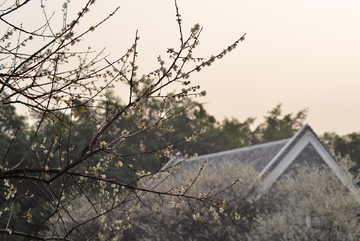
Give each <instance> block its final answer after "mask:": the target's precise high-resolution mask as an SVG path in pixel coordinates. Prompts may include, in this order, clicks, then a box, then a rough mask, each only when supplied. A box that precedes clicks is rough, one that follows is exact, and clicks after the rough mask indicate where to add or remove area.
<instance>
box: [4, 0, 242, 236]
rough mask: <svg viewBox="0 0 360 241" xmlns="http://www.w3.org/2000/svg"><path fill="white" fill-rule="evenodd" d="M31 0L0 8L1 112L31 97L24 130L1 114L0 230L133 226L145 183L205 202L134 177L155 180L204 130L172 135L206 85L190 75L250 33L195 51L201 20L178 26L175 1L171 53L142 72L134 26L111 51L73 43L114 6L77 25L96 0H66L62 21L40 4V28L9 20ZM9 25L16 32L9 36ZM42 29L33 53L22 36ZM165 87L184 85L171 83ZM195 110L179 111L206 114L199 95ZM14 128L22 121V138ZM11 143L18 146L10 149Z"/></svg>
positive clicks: (57, 231)
mask: <svg viewBox="0 0 360 241" xmlns="http://www.w3.org/2000/svg"><path fill="white" fill-rule="evenodd" d="M29 2H30V0H24V1H16V2H11V3H10V2H6V3H5V5H2V6H1V8H2V9H1V10H0V19H1V21H2V22H3V23H4V24H6V25H7V27H8V28H7V30H6V32H5V33H4V35H3V37H2V38H1V41H2V44H3V46H2V48H1V52H0V53H1V55H2V56H4V57H2V58H1V68H0V69H1V72H0V84H1V86H0V105H2V107H1V108H3V107H4V106H5V107H4V108H5V109H6V108H8V112H11V111H12V112H14V109H13V106H14V104H20V105H23V106H26V107H28V109H29V110H30V111H31V112H32V115H33V118H35V124H34V125H33V127H32V128H31V129H30V130H28V129H27V128H26V125H24V128H22V127H21V125H22V123H23V121H24V119H23V117H19V116H16V115H14V117H17V119H13V120H12V119H11V118H12V117H11V116H6V118H5V119H4V120H2V121H4V123H5V120H9V123H10V125H8V126H4V127H3V129H4V130H2V131H3V132H2V134H1V141H2V142H6V145H5V147H6V148H5V149H1V153H2V154H3V153H4V152H5V155H4V156H3V155H2V156H1V158H2V164H1V166H0V179H1V180H2V182H1V189H2V190H1V191H2V193H4V195H3V196H1V197H0V198H1V201H0V203H1V211H0V215H1V223H0V224H1V227H0V234H1V235H2V236H3V237H5V236H6V238H8V237H10V238H12V239H15V238H14V237H16V239H18V240H21V239H22V238H23V239H38V240H46V239H61V240H72V239H75V238H79V237H75V235H80V234H81V230H82V227H83V226H85V225H89V224H97V225H93V226H92V230H91V232H88V233H87V234H86V237H81V239H91V238H93V239H99V240H109V239H112V240H117V239H119V238H121V237H124V236H123V232H124V230H127V229H128V228H129V225H130V220H131V215H132V214H133V212H134V209H135V207H137V205H139V204H140V203H141V195H142V194H143V193H147V192H153V193H157V194H158V195H159V196H169V195H172V196H177V197H180V196H181V198H183V199H184V200H197V201H199V202H204V198H202V197H198V196H193V195H186V194H185V193H183V194H176V193H171V192H170V191H169V190H167V191H164V192H158V191H155V190H153V189H151V188H147V187H146V186H144V183H143V182H141V180H142V179H144V178H153V179H156V178H157V177H156V175H155V174H156V173H157V172H158V171H159V168H160V167H161V162H163V161H164V160H165V159H164V157H174V156H175V155H176V154H175V153H176V152H175V151H174V150H173V149H172V148H173V147H174V146H175V145H176V144H178V145H179V146H178V147H177V148H179V149H180V148H181V144H180V142H181V141H184V140H194V139H196V137H197V136H198V135H199V134H200V132H203V131H204V130H202V129H201V128H199V129H197V128H198V127H199V125H195V124H194V125H192V126H191V128H189V129H184V131H183V132H181V133H180V134H178V135H176V134H174V133H176V130H174V128H175V127H176V126H177V124H176V122H175V120H176V118H177V117H179V116H180V117H181V115H183V113H185V112H186V111H187V109H188V107H187V104H189V103H191V102H189V101H187V98H189V97H191V96H203V95H205V94H206V92H205V91H201V90H200V86H199V85H193V84H192V83H191V81H190V80H189V77H190V75H191V74H192V73H193V72H195V71H201V70H202V69H203V68H205V67H208V66H210V65H211V64H212V63H213V62H214V61H216V60H217V59H220V58H222V57H223V56H224V55H226V54H227V53H228V52H230V51H232V50H233V49H234V48H235V47H236V46H237V44H238V43H239V42H240V41H243V40H244V37H245V34H244V35H243V36H242V37H241V38H239V39H238V40H237V41H235V42H234V43H233V44H231V45H230V46H228V47H227V48H225V49H224V50H223V51H221V52H220V53H219V54H217V55H214V56H210V57H209V58H208V59H203V58H195V57H193V56H194V50H195V48H196V46H197V45H198V44H199V37H200V34H201V31H202V29H201V27H200V26H199V25H198V24H196V25H195V26H194V27H193V28H192V29H191V30H190V33H189V34H188V35H187V36H185V35H184V31H183V30H182V26H181V16H180V14H179V11H178V7H177V4H176V2H175V9H176V21H177V25H178V27H179V34H180V43H179V46H178V47H176V48H168V50H167V53H168V55H169V56H170V61H169V63H165V61H164V60H163V58H162V57H161V56H159V58H158V63H159V67H158V68H157V69H155V70H154V71H152V72H150V73H148V74H146V75H142V76H138V75H137V70H138V66H137V56H138V54H139V53H138V52H137V46H138V42H139V37H138V33H136V34H135V37H134V39H135V40H134V43H133V44H132V45H131V46H129V49H128V51H127V52H125V53H124V55H123V56H121V57H119V58H115V59H112V58H109V57H102V55H101V53H100V54H98V53H95V52H91V50H90V49H86V50H85V51H84V50H83V46H80V45H79V44H78V43H79V41H80V39H82V38H84V37H85V36H86V35H87V34H88V33H89V32H91V31H96V29H97V27H98V26H100V25H101V24H104V23H105V22H106V21H107V20H108V19H109V18H110V17H111V16H112V15H113V14H115V13H116V11H117V9H115V10H114V12H113V13H111V14H110V15H109V16H108V17H106V18H104V19H103V20H102V21H101V22H99V23H98V24H97V25H94V26H89V27H88V30H86V31H84V32H80V33H76V32H75V30H76V29H77V26H78V25H77V24H78V23H79V22H81V21H82V19H83V16H84V15H85V14H88V12H89V9H90V8H91V5H92V4H94V1H93V0H89V1H87V2H86V4H85V5H84V6H83V8H82V9H81V10H80V11H79V13H78V15H77V16H76V18H75V19H73V20H70V21H69V19H68V7H69V4H68V2H66V3H64V4H63V6H62V12H63V16H62V23H63V24H62V26H61V27H60V28H58V29H56V28H54V27H53V26H51V21H50V19H49V18H48V17H47V14H46V8H45V6H43V5H42V6H41V7H42V8H43V11H44V16H45V18H46V23H45V24H44V25H43V26H42V27H40V28H38V29H37V30H35V31H30V30H27V29H23V28H21V26H20V27H19V26H16V24H13V23H11V22H10V21H7V20H6V18H7V17H9V16H12V15H16V14H17V13H18V11H19V10H20V9H23V8H26V6H27V3H29ZM16 32H18V33H20V34H19V35H18V36H17V37H14V35H15V34H14V33H16ZM43 40H44V44H43V46H41V47H40V48H39V49H38V50H36V51H33V52H31V53H30V54H29V53H28V51H29V49H31V48H27V46H32V45H33V46H35V47H36V46H38V43H42V42H40V41H43ZM76 61H78V65H77V67H74V66H75V65H74V63H76ZM96 66H98V67H96ZM116 82H122V83H123V84H124V85H125V86H127V88H128V92H129V98H128V99H126V100H123V102H121V101H118V100H116V99H114V98H113V97H112V96H111V91H110V89H112V88H113V87H114V83H116ZM169 86H173V88H175V89H176V88H177V89H180V90H178V91H173V92H170V93H166V92H165V91H166V90H165V89H166V88H168V87H169ZM5 109H4V110H5ZM153 110H155V111H153ZM190 111H192V114H190V115H189V116H191V117H190V118H189V119H185V120H190V119H192V118H193V116H194V117H196V118H197V117H199V118H201V115H202V113H201V108H200V106H198V107H197V108H193V109H192V110H190ZM198 111H200V112H198ZM4 116H5V115H4ZM204 121H205V122H206V118H205V119H204ZM172 123H175V124H172ZM193 123H194V122H193ZM18 124H20V129H19V128H18V127H19V125H18ZM14 125H16V126H14ZM194 129H196V130H195V132H194ZM20 130H24V131H25V132H24V137H23V138H21V139H20V138H19V139H20V140H19V141H20V142H19V143H18V142H17V139H18V135H19V136H20V135H22V133H21V132H20ZM6 131H7V132H6ZM160 132H162V133H166V134H161V135H160V134H159V133H160ZM132 140H133V141H132ZM21 141H22V142H21ZM18 145H21V148H19V149H14V148H15V147H17V146H18ZM191 151H192V150H191ZM6 153H9V155H6ZM191 154H192V153H191ZM194 155H196V154H194ZM35 209H36V210H35ZM34 210H35V211H34ZM81 235H83V234H81Z"/></svg>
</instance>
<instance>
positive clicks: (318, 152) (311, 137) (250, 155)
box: [162, 124, 360, 204]
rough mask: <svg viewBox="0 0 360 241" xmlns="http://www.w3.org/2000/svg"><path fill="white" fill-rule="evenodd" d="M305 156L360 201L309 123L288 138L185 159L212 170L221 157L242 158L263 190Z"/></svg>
mask: <svg viewBox="0 0 360 241" xmlns="http://www.w3.org/2000/svg"><path fill="white" fill-rule="evenodd" d="M305 159H307V162H308V163H309V161H311V163H310V164H316V165H318V164H320V165H321V164H323V165H326V166H328V167H329V168H330V169H332V170H333V171H334V172H335V174H336V175H337V177H338V178H339V180H340V181H341V182H342V183H343V185H344V186H346V187H347V188H348V189H349V191H350V192H351V193H352V194H353V195H354V196H355V197H356V199H357V202H358V203H359V204H360V193H359V190H358V189H357V188H356V187H355V186H354V185H353V184H352V183H351V182H350V180H349V178H348V177H347V176H346V175H345V173H344V172H343V171H342V170H341V168H340V167H339V166H338V164H337V161H336V159H335V158H334V157H333V156H332V155H331V153H330V152H329V151H328V150H327V148H326V147H325V146H324V145H323V144H322V142H321V141H320V139H319V138H318V136H317V135H316V134H315V133H314V131H313V130H312V129H311V127H310V126H309V125H308V124H305V125H304V126H302V127H301V128H300V130H299V131H298V132H297V133H296V134H295V135H294V136H293V137H292V138H290V139H285V140H279V141H274V142H269V143H264V144H259V145H254V146H249V147H243V148H238V149H234V150H228V151H222V152H218V153H213V154H208V155H203V156H198V157H196V158H191V159H190V160H187V161H186V162H187V166H186V169H187V168H197V167H199V166H201V165H203V164H204V163H205V162H207V163H208V165H209V168H212V169H213V170H216V168H217V167H219V164H220V163H221V162H223V161H228V162H232V163H234V164H236V163H241V162H245V163H249V164H252V166H253V167H254V168H255V169H256V170H257V171H259V173H260V174H259V176H258V178H261V179H263V181H264V184H265V185H264V188H263V191H265V190H267V189H268V188H270V187H271V186H272V185H273V184H274V182H275V181H276V180H277V179H278V178H279V177H280V176H281V175H282V174H283V173H284V172H286V170H288V168H289V167H290V166H292V165H294V164H296V163H297V164H299V163H302V162H304V160H305ZM183 162H184V158H179V157H174V158H172V159H171V160H169V162H167V163H166V164H165V165H164V167H163V168H162V169H163V170H165V169H168V168H170V167H172V166H175V165H177V164H182V163H183ZM260 193H261V192H260Z"/></svg>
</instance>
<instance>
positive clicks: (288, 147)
mask: <svg viewBox="0 0 360 241" xmlns="http://www.w3.org/2000/svg"><path fill="white" fill-rule="evenodd" d="M307 130H310V131H312V129H311V128H310V126H309V125H308V124H307V123H306V124H304V125H303V126H302V127H301V128H300V129H299V130H298V131H297V132H296V133H295V135H293V137H291V138H290V140H289V141H288V142H287V143H286V144H285V146H283V148H282V149H281V150H280V151H279V152H278V153H277V154H276V155H275V156H274V158H273V159H272V160H271V161H270V162H269V164H268V165H266V167H265V168H264V169H263V170H262V171H261V172H260V174H259V177H263V176H264V175H267V174H268V173H269V172H271V171H272V170H273V169H274V167H275V166H276V165H277V164H278V163H279V162H280V161H281V160H282V159H283V158H284V157H285V155H286V154H287V153H288V152H289V151H290V150H291V149H292V148H293V146H295V145H296V143H297V142H298V141H299V140H300V139H301V137H302V136H303V135H304V134H305V132H306V131H307ZM312 133H313V134H314V135H315V136H316V134H315V133H314V131H312ZM316 137H317V136H316ZM317 138H318V137H317ZM318 140H319V141H320V139H319V138H318ZM320 142H321V141H320Z"/></svg>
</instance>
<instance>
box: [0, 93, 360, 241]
mask: <svg viewBox="0 0 360 241" xmlns="http://www.w3.org/2000/svg"><path fill="white" fill-rule="evenodd" d="M183 101H184V100H181V101H177V100H173V101H172V102H171V103H167V105H171V109H172V110H173V113H177V112H178V111H179V110H181V105H182V104H183ZM185 101H186V102H187V103H186V106H187V109H186V110H185V111H182V112H181V114H180V115H179V116H178V117H177V118H174V119H173V120H171V121H169V122H166V123H163V124H164V125H163V128H167V129H168V131H166V132H164V131H158V132H157V131H152V132H144V133H141V134H140V135H137V136H136V137H134V138H131V139H130V140H129V141H126V142H124V144H123V145H124V147H125V146H126V148H124V149H123V150H124V153H123V154H129V155H131V154H132V153H138V152H139V151H143V152H146V149H145V148H144V150H139V148H142V146H145V145H143V144H142V143H146V145H147V148H151V149H156V148H159V149H160V148H162V147H164V146H166V145H168V144H169V143H175V144H174V146H173V150H174V152H176V151H180V152H182V153H183V154H185V153H189V154H193V153H198V154H199V155H203V154H209V153H214V152H219V151H224V150H229V149H234V148H239V147H244V146H249V145H254V144H259V143H265V142H270V141H276V140H280V139H286V138H290V137H292V136H293V135H294V134H295V133H296V131H297V130H298V129H299V128H300V127H301V126H302V125H303V124H304V122H305V119H306V115H307V110H306V109H304V110H300V111H299V112H297V113H296V114H286V115H282V110H281V104H279V105H277V106H276V107H275V108H274V109H272V110H270V111H269V112H268V113H267V114H266V115H265V116H264V121H263V122H262V123H261V124H259V125H258V126H255V127H254V126H253V125H254V121H255V118H252V117H249V118H248V119H246V120H245V121H243V122H241V121H239V120H237V119H235V118H231V119H228V118H225V119H224V120H223V121H218V120H216V119H215V117H214V116H212V115H210V114H209V113H207V111H206V110H205V108H204V105H203V104H202V103H200V102H196V101H194V100H191V99H187V100H185ZM122 103H123V102H122V100H121V99H120V98H118V97H116V96H115V95H114V93H112V92H107V93H106V98H105V100H104V101H102V102H100V103H96V104H93V105H92V106H90V105H87V106H86V108H85V109H81V110H80V109H79V110H78V111H79V112H78V113H81V114H79V115H77V117H76V118H72V117H73V116H74V113H76V112H75V111H76V110H75V111H73V113H58V116H61V119H62V122H61V123H60V122H54V121H52V120H49V119H43V116H38V115H37V114H36V113H31V118H32V119H33V120H35V121H32V122H33V123H34V124H32V125H29V124H28V119H27V118H30V117H24V116H21V115H18V114H17V112H16V111H15V107H14V106H11V105H3V106H0V128H1V132H0V164H1V165H2V166H5V164H6V163H8V164H7V165H6V166H10V167H11V166H13V165H15V164H16V163H18V162H19V160H20V159H21V158H23V156H24V153H27V152H29V155H27V156H26V159H25V160H24V161H23V162H22V166H23V167H26V166H27V167H32V166H34V167H36V166H37V164H38V162H40V161H43V160H44V159H45V160H46V159H47V157H50V155H57V154H56V153H55V154H53V153H51V152H48V151H47V150H51V146H53V144H54V143H51V142H52V141H53V140H56V139H58V141H59V143H63V145H64V146H69V147H71V150H69V151H68V155H69V158H67V159H68V160H71V159H72V157H71V156H74V157H75V156H77V155H78V154H79V152H80V151H81V150H83V148H84V147H85V145H86V143H89V141H90V140H91V138H92V133H94V132H95V130H96V128H97V127H98V123H101V121H102V120H105V119H106V118H108V116H110V115H111V113H112V112H113V111H116V110H117V109H119V108H121V107H122ZM74 104H76V105H78V106H81V102H79V103H74ZM145 105H146V108H145V109H146V110H147V111H148V113H146V115H145V116H146V118H144V119H143V121H144V122H150V121H151V119H152V118H154V116H152V115H158V113H161V110H162V109H163V108H164V104H163V101H161V100H159V99H155V98H153V99H148V100H147V102H146V103H145ZM88 110H91V111H88ZM90 113H91V115H92V116H91V118H89V115H90ZM139 114H140V113H136V112H134V113H131V114H130V115H129V118H128V120H127V122H124V121H119V122H117V123H115V124H114V125H113V126H112V127H111V128H109V130H107V132H106V133H104V135H103V138H102V140H103V141H105V142H107V141H110V140H111V139H112V137H113V136H117V135H119V133H121V132H122V131H124V130H129V132H130V133H132V132H135V131H136V126H135V125H133V122H134V120H136V119H137V118H138V116H137V115H139ZM162 114H163V115H172V113H162ZM94 115H95V116H94ZM71 116H72V117H71ZM94 120H98V121H97V122H96V121H94ZM40 121H45V125H44V124H42V125H41V127H40V129H39V130H37V128H38V126H40V125H38V123H39V122H40ZM204 127H206V130H207V131H206V132H205V133H203V134H200V135H198V136H197V137H196V138H193V139H192V140H191V141H188V142H184V141H181V142H178V140H181V139H182V138H183V137H184V136H189V135H191V134H192V133H197V132H199V130H201V129H202V128H204ZM173 130H176V131H173ZM35 132H37V133H38V134H37V135H35V136H36V137H35V138H36V139H35V141H34V142H33V143H34V144H32V145H31V146H29V143H31V140H30V138H31V136H34V135H33V133H35ZM55 137H56V138H55ZM321 139H322V141H323V142H324V143H325V144H326V145H327V147H328V148H329V149H330V150H331V151H332V152H333V153H334V154H335V155H341V156H342V157H345V156H347V155H349V156H350V158H351V159H352V160H353V161H354V162H355V164H356V165H355V166H354V167H353V168H352V169H351V171H352V172H353V173H354V174H355V173H357V170H358V169H359V167H360V133H359V132H354V133H351V134H348V135H344V136H340V135H337V134H336V133H325V134H324V135H323V136H321ZM125 152H126V153H125ZM44 156H45V158H44ZM54 158H56V156H54ZM101 158H102V156H101V154H96V155H94V156H92V157H91V158H90V160H88V161H87V162H86V165H88V166H92V165H94V166H95V165H96V163H98V161H99V160H100V159H101ZM48 160H50V158H48ZM168 160H169V158H167V157H164V156H162V155H160V154H159V155H158V156H153V155H149V156H146V155H142V156H141V157H140V156H139V159H138V162H137V163H138V165H140V166H141V167H142V168H144V169H145V170H148V171H150V172H156V171H157V170H159V169H160V168H161V167H162V165H164V164H165V163H166V162H167V161H168ZM56 163H59V162H56ZM48 165H49V167H50V168H57V166H56V165H59V164H53V163H52V162H50V161H49V163H48ZM78 168H83V169H84V170H86V169H87V168H88V167H86V166H79V167H78ZM106 175H107V176H108V177H109V178H112V179H115V180H119V181H123V182H127V183H132V182H134V180H136V173H134V171H133V170H132V169H131V168H121V169H120V170H119V169H111V168H109V170H107V172H106ZM59 185H60V184H59ZM134 185H135V183H134ZM22 188H23V190H18V192H19V193H22V192H23V193H25V192H27V191H28V190H29V189H30V191H31V192H32V193H35V194H36V197H37V198H36V199H28V201H26V200H25V201H24V202H22V203H21V204H20V203H15V207H13V211H12V213H11V215H12V216H13V217H17V216H18V217H23V216H24V215H25V214H26V213H27V211H28V210H29V207H34V206H37V208H36V210H32V212H31V213H32V221H33V222H35V223H36V222H38V221H40V220H41V218H42V216H45V215H47V212H50V211H49V210H47V209H46V208H44V207H46V205H45V201H44V200H45V198H44V199H43V198H41V197H42V196H43V195H46V193H45V194H44V193H40V192H39V190H38V189H36V188H35V187H34V186H23V187H22ZM31 202H36V203H31ZM0 203H5V197H4V196H0ZM1 208H2V209H4V208H5V207H1ZM6 215H9V212H7V214H3V216H2V218H1V219H0V224H1V225H2V226H5V225H6V222H7V220H8V218H7V217H6ZM19 220H24V219H16V218H13V219H12V222H18V223H16V224H15V225H16V226H17V227H22V226H23V227H24V228H23V229H24V230H30V229H31V224H29V223H26V222H25V221H19ZM12 240H22V239H21V238H17V239H14V238H13V239H12Z"/></svg>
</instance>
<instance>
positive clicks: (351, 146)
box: [321, 132, 360, 173]
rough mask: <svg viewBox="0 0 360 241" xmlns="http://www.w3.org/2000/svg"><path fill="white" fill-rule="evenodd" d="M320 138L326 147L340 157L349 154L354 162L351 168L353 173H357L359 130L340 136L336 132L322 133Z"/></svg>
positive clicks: (359, 165)
mask: <svg viewBox="0 0 360 241" xmlns="http://www.w3.org/2000/svg"><path fill="white" fill-rule="evenodd" d="M321 140H322V141H323V143H325V145H327V147H328V148H329V149H330V150H331V151H333V152H334V154H335V155H340V157H346V156H347V155H349V156H350V158H351V160H352V161H354V162H355V164H356V165H355V166H354V167H352V168H351V171H352V172H353V173H358V172H359V169H360V132H353V133H351V134H347V135H343V136H340V135H338V134H336V133H329V132H327V133H324V135H323V136H321Z"/></svg>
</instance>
